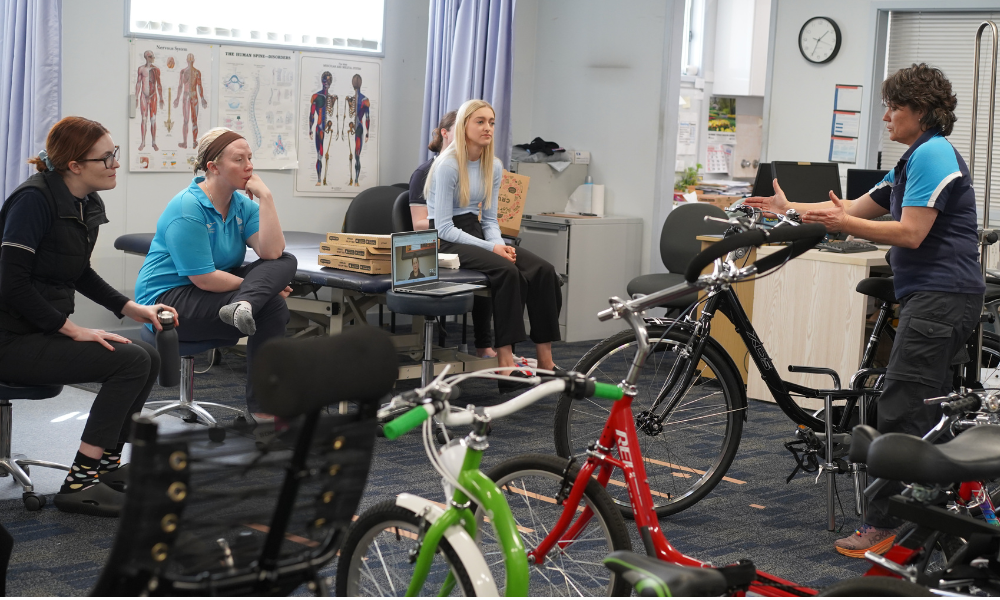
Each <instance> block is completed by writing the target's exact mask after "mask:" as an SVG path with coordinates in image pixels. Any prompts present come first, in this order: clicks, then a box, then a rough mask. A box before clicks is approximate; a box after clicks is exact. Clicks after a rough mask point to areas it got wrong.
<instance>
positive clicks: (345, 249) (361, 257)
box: [319, 233, 392, 275]
mask: <svg viewBox="0 0 1000 600" xmlns="http://www.w3.org/2000/svg"><path fill="white" fill-rule="evenodd" d="M391 260H392V236H389V235H362V234H357V233H328V234H326V241H325V242H323V243H322V244H320V245H319V264H320V266H323V267H331V268H333V269H343V270H345V271H354V272H355V273H366V274H368V275H386V274H389V273H392V263H391Z"/></svg>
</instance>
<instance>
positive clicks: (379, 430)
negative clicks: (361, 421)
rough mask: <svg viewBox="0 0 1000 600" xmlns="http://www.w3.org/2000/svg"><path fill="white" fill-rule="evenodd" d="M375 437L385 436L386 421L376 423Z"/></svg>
mask: <svg viewBox="0 0 1000 600" xmlns="http://www.w3.org/2000/svg"><path fill="white" fill-rule="evenodd" d="M375 437H380V438H384V437H385V423H379V424H377V425H375Z"/></svg>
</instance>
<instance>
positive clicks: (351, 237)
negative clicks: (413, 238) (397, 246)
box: [326, 233, 392, 250]
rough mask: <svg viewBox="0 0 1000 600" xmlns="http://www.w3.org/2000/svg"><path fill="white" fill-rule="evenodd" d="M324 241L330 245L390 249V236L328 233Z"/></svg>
mask: <svg viewBox="0 0 1000 600" xmlns="http://www.w3.org/2000/svg"><path fill="white" fill-rule="evenodd" d="M326 241H327V242H328V243H331V244H356V245H358V246H368V247H370V248H385V249H387V250H388V249H391V248H392V236H391V235H363V234H360V233H328V234H326Z"/></svg>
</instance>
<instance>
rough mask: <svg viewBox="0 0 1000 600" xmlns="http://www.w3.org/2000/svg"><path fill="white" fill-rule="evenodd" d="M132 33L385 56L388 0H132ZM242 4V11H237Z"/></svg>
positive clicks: (130, 17) (128, 29)
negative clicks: (236, 1)
mask: <svg viewBox="0 0 1000 600" xmlns="http://www.w3.org/2000/svg"><path fill="white" fill-rule="evenodd" d="M128 5H129V10H128V16H127V17H126V18H127V19H128V23H127V24H126V27H125V31H126V34H127V35H134V36H138V37H152V38H156V37H161V38H171V39H183V40H192V41H199V42H215V43H227V42H228V43H242V44H254V45H262V46H279V47H285V48H298V49H308V50H332V51H343V52H350V53H358V54H371V55H381V54H382V53H383V48H382V17H383V13H384V11H385V2H384V0H353V1H352V0H282V1H281V2H264V1H261V0H243V1H242V2H240V3H239V4H238V6H237V5H234V4H231V3H228V2H206V1H205V0H171V1H170V2H162V1H159V0H157V1H154V0H129V3H128ZM234 8H238V10H234Z"/></svg>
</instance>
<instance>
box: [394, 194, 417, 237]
mask: <svg viewBox="0 0 1000 600" xmlns="http://www.w3.org/2000/svg"><path fill="white" fill-rule="evenodd" d="M403 231H413V215H412V214H410V190H406V191H405V192H403V193H402V194H400V195H398V196H396V201H395V202H393V203H392V232H393V233H400V232H403Z"/></svg>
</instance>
